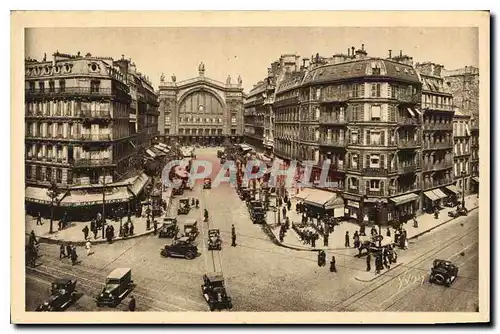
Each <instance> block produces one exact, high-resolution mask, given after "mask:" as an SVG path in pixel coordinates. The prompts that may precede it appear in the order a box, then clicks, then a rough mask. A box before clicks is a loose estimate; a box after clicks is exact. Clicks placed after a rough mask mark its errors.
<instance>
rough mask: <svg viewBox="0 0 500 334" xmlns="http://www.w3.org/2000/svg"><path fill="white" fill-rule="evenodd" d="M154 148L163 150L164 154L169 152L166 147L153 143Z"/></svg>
mask: <svg viewBox="0 0 500 334" xmlns="http://www.w3.org/2000/svg"><path fill="white" fill-rule="evenodd" d="M155 148H156V149H157V150H158V151H160V152H163V153H165V154H167V153H169V150H168V149H167V148H166V147H162V146H160V145H155Z"/></svg>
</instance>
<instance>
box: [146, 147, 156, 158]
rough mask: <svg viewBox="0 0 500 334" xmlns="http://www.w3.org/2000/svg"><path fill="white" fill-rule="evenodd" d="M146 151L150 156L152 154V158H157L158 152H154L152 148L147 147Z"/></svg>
mask: <svg viewBox="0 0 500 334" xmlns="http://www.w3.org/2000/svg"><path fill="white" fill-rule="evenodd" d="M146 153H147V154H149V156H150V157H151V158H156V154H154V152H153V151H151V150H150V149H147V150H146Z"/></svg>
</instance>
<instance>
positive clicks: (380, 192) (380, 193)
mask: <svg viewBox="0 0 500 334" xmlns="http://www.w3.org/2000/svg"><path fill="white" fill-rule="evenodd" d="M366 195H368V196H384V195H385V191H384V190H383V189H381V190H370V189H366Z"/></svg>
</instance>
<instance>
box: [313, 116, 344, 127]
mask: <svg viewBox="0 0 500 334" xmlns="http://www.w3.org/2000/svg"><path fill="white" fill-rule="evenodd" d="M319 122H320V123H321V124H331V125H345V124H346V121H345V118H340V117H335V116H320V118H319Z"/></svg>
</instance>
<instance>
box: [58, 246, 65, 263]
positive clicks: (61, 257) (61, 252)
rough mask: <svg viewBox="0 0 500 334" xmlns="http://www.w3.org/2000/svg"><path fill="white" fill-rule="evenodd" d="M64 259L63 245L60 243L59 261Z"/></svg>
mask: <svg viewBox="0 0 500 334" xmlns="http://www.w3.org/2000/svg"><path fill="white" fill-rule="evenodd" d="M65 257H66V252H65V247H64V243H61V245H60V246H59V260H60V259H63V258H65Z"/></svg>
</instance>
